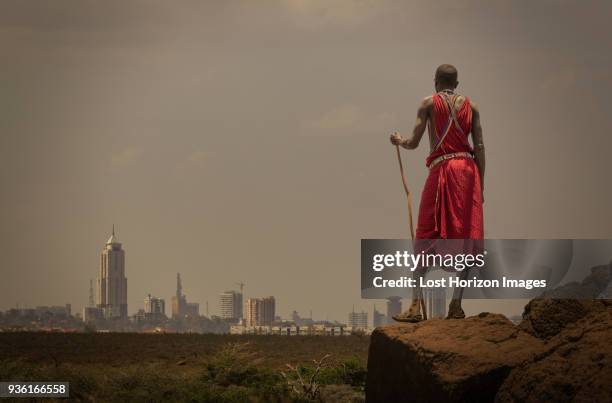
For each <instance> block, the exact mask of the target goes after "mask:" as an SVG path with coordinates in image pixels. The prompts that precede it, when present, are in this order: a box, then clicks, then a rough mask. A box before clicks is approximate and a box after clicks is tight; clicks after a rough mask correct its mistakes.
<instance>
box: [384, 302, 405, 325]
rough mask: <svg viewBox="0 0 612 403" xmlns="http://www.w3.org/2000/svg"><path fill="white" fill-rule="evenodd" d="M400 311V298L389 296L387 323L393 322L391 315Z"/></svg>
mask: <svg viewBox="0 0 612 403" xmlns="http://www.w3.org/2000/svg"><path fill="white" fill-rule="evenodd" d="M401 312H402V299H401V298H400V297H389V298H388V300H387V323H393V316H394V315H399V314H400V313H401Z"/></svg>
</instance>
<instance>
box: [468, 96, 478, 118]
mask: <svg viewBox="0 0 612 403" xmlns="http://www.w3.org/2000/svg"><path fill="white" fill-rule="evenodd" d="M470 107H471V108H472V115H474V116H480V109H478V104H477V103H476V102H474V101H472V100H471V99H470Z"/></svg>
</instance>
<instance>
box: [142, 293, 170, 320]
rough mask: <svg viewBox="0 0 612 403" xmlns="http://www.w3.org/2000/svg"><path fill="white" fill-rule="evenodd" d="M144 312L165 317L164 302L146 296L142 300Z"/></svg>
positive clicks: (160, 299)
mask: <svg viewBox="0 0 612 403" xmlns="http://www.w3.org/2000/svg"><path fill="white" fill-rule="evenodd" d="M144 312H145V313H149V314H153V315H164V316H165V315H166V301H164V299H163V298H157V297H153V296H151V294H148V295H147V296H146V297H145V299H144Z"/></svg>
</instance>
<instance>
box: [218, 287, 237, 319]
mask: <svg viewBox="0 0 612 403" xmlns="http://www.w3.org/2000/svg"><path fill="white" fill-rule="evenodd" d="M219 307H220V310H221V312H220V314H221V315H220V316H221V318H222V319H226V320H230V321H239V320H240V319H242V317H243V316H242V293H239V292H237V291H225V292H222V293H221V294H219Z"/></svg>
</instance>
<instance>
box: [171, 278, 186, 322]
mask: <svg viewBox="0 0 612 403" xmlns="http://www.w3.org/2000/svg"><path fill="white" fill-rule="evenodd" d="M186 313H187V297H185V295H183V284H182V283H181V273H176V295H175V296H174V297H172V317H173V318H174V319H182V318H183V317H184V316H185V314H186Z"/></svg>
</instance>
